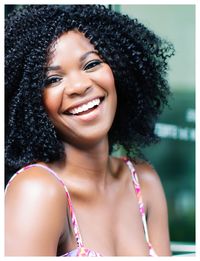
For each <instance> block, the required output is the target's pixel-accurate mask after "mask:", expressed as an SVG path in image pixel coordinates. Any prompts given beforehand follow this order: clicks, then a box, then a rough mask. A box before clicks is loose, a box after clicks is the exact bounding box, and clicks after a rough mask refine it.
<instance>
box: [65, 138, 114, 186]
mask: <svg viewBox="0 0 200 261" xmlns="http://www.w3.org/2000/svg"><path fill="white" fill-rule="evenodd" d="M65 152H66V159H65V162H64V166H63V170H65V173H67V175H68V177H69V176H70V177H72V178H75V179H79V180H84V182H85V181H88V182H90V183H94V185H96V186H99V187H100V186H101V187H105V186H106V181H107V177H108V174H109V173H110V169H111V168H110V159H109V146H108V139H107V138H106V139H104V140H103V141H101V142H100V143H98V144H96V145H95V146H93V147H90V148H87V149H86V148H84V149H81V148H77V147H74V146H71V145H70V144H65Z"/></svg>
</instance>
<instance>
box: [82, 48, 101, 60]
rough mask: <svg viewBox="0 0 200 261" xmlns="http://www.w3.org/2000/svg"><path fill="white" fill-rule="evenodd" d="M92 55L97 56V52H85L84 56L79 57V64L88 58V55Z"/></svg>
mask: <svg viewBox="0 0 200 261" xmlns="http://www.w3.org/2000/svg"><path fill="white" fill-rule="evenodd" d="M93 53H94V54H97V55H98V52H97V51H95V50H93V51H89V52H87V53H84V55H82V56H81V58H80V61H81V62H82V61H84V60H85V59H86V58H87V57H88V55H90V54H93Z"/></svg>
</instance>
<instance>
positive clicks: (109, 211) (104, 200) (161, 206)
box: [5, 31, 171, 256]
mask: <svg viewBox="0 0 200 261" xmlns="http://www.w3.org/2000/svg"><path fill="white" fill-rule="evenodd" d="M93 51H95V50H94V47H93V46H92V45H91V44H90V43H89V41H88V40H87V39H86V38H85V37H84V36H83V35H82V34H81V33H79V32H77V31H70V32H68V33H65V34H63V35H62V36H61V37H60V38H59V39H58V41H57V43H56V45H55V52H54V53H53V56H52V57H50V61H49V64H48V72H47V83H48V84H47V87H46V89H45V91H44V105H45V108H46V110H47V112H48V115H49V117H50V119H51V120H52V122H53V124H54V126H55V127H56V130H57V132H58V133H59V135H60V136H61V137H62V140H63V143H64V146H65V151H66V155H67V157H66V158H65V160H62V161H58V162H54V163H51V164H48V166H49V167H50V168H52V169H53V170H54V171H55V172H56V173H57V174H58V175H59V176H60V178H62V179H63V181H64V182H65V184H66V186H67V188H68V190H69V193H70V197H71V199H72V202H73V207H74V209H75V214H76V217H77V220H78V224H79V228H80V232H81V235H82V239H83V243H84V246H85V247H87V248H89V249H92V250H94V251H96V252H98V253H101V254H102V255H103V256H145V255H146V256H147V255H148V254H149V253H148V245H147V242H146V240H145V237H144V232H143V226H142V220H141V216H140V213H139V208H138V201H137V198H136V194H135V190H134V187H133V184H132V180H131V175H130V170H129V169H128V167H127V166H126V164H125V163H124V162H123V161H122V160H121V159H117V158H114V157H110V156H109V153H108V137H107V134H108V131H109V129H110V127H111V125H112V122H113V119H114V115H115V111H116V106H117V97H116V91H115V83H114V78H113V74H112V71H111V69H110V67H109V66H108V65H107V64H105V63H104V62H103V61H102V60H101V58H100V57H99V55H98V54H97V53H93ZM95 97H104V100H103V102H102V103H101V104H100V105H99V107H98V108H97V109H95V112H92V113H93V114H91V115H92V116H91V115H90V116H89V118H87V117H88V116H86V118H84V117H77V116H72V115H66V113H65V112H66V110H68V109H69V108H71V106H74V105H77V104H80V103H82V102H85V101H88V100H90V99H93V98H95ZM41 164H44V165H45V163H42V162H41ZM134 166H135V168H136V171H137V174H138V178H139V182H140V185H141V189H142V196H143V201H144V205H145V212H146V214H147V217H148V219H147V225H148V231H149V237H150V242H151V244H152V245H153V247H154V249H155V251H156V253H157V254H158V255H170V254H171V253H170V246H169V232H168V221H167V220H168V217H167V205H166V199H165V196H164V192H163V188H162V185H161V182H160V179H159V177H158V175H157V173H156V172H155V171H154V170H153V168H152V167H151V166H150V165H148V164H147V163H145V162H137V163H134ZM5 200H6V203H5V215H6V217H5V220H6V224H5V229H6V241H5V245H6V252H5V253H6V255H7V256H13V255H15V256H19V255H21V256H44V255H45V256H56V255H62V254H64V253H66V252H69V251H71V250H72V249H74V248H76V247H77V245H76V242H75V238H74V235H73V231H72V225H71V220H70V217H69V213H68V205H67V200H66V195H65V191H64V189H63V186H62V185H61V184H60V183H59V182H58V181H57V180H56V179H55V177H54V176H52V175H49V172H48V171H47V170H45V169H42V168H40V167H35V168H31V169H28V170H26V171H24V172H22V173H20V174H18V175H17V177H16V178H15V179H14V180H13V182H12V185H11V186H9V187H8V190H7V193H6V199H5Z"/></svg>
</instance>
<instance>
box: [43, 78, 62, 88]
mask: <svg viewBox="0 0 200 261" xmlns="http://www.w3.org/2000/svg"><path fill="white" fill-rule="evenodd" d="M61 80H62V77H60V76H56V75H53V76H49V77H48V78H46V79H45V86H48V85H55V84H57V83H59V82H60V81H61Z"/></svg>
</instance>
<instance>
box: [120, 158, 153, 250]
mask: <svg viewBox="0 0 200 261" xmlns="http://www.w3.org/2000/svg"><path fill="white" fill-rule="evenodd" d="M123 160H124V161H125V162H126V164H127V166H128V168H129V169H130V172H131V178H132V181H133V185H134V187H135V192H136V196H137V199H138V205H139V209H140V214H141V217H142V223H143V228H144V233H145V238H146V241H147V243H148V245H149V248H150V249H152V246H151V244H150V241H149V234H148V229H147V222H146V215H145V211H144V203H143V200H142V193H141V188H140V184H139V181H138V177H137V173H136V171H135V168H134V166H133V163H132V162H131V161H130V160H129V159H128V158H123Z"/></svg>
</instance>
